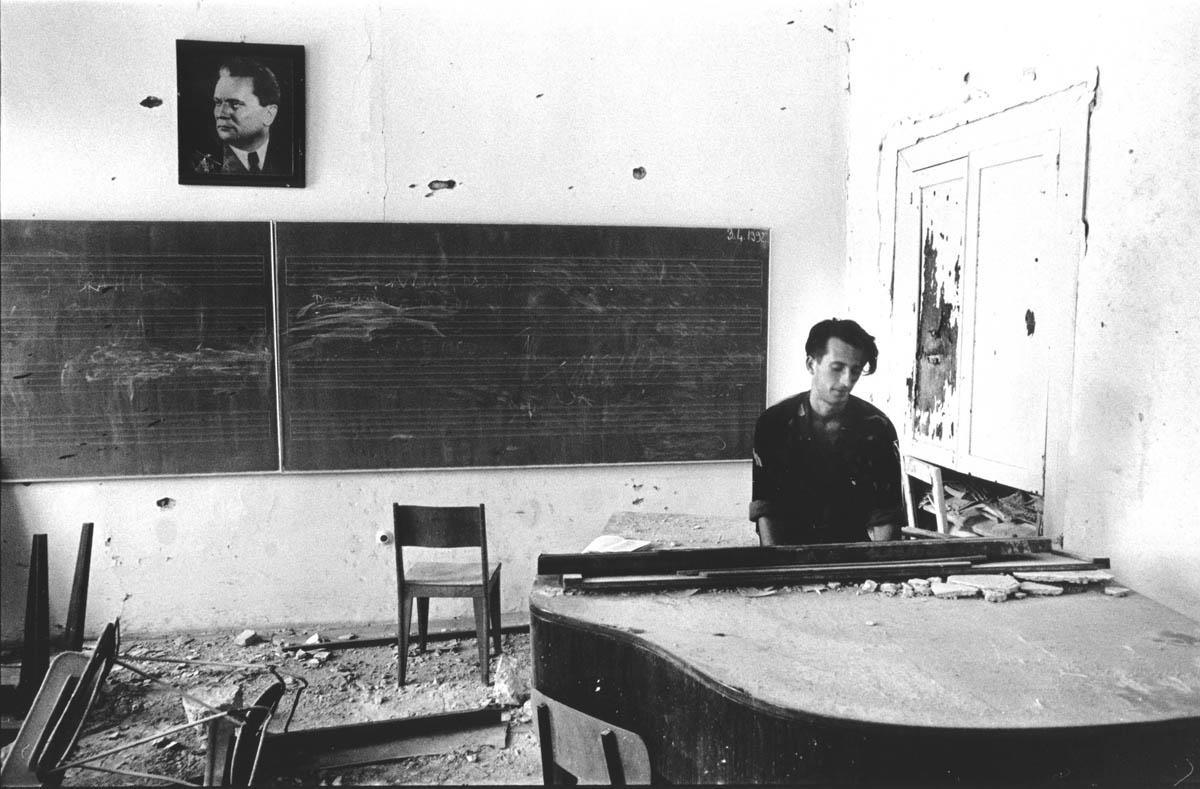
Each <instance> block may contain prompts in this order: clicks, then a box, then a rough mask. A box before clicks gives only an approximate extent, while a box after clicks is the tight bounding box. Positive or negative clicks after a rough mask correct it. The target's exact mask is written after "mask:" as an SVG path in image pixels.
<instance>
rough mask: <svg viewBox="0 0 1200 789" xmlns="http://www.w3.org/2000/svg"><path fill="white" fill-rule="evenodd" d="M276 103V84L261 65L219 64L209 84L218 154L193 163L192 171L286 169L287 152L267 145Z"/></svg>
mask: <svg viewBox="0 0 1200 789" xmlns="http://www.w3.org/2000/svg"><path fill="white" fill-rule="evenodd" d="M279 100H280V97H279V80H277V79H276V78H275V74H274V72H272V71H271V69H269V68H267V67H266V66H265V65H263V64H262V63H260V62H259V61H257V60H254V59H253V58H243V57H233V58H229V59H228V60H226V61H225V62H224V63H222V64H221V67H220V69H219V70H218V76H217V81H216V84H215V85H214V86H213V120H214V122H215V124H216V130H217V136H218V137H219V138H220V139H221V142H222V150H221V156H220V157H219V158H218V157H217V156H215V155H213V154H206V155H204V156H203V157H201V158H200V160H199V161H198V162H197V163H196V172H200V173H212V172H222V173H240V174H249V175H262V174H282V173H287V172H288V171H290V169H291V167H290V164H291V163H290V162H289V161H288V152H287V151H283V152H280V151H279V150H278V147H276V148H274V149H273V148H272V147H271V124H272V123H273V122H274V121H275V117H276V116H277V115H278V114H279ZM281 165H282V166H281Z"/></svg>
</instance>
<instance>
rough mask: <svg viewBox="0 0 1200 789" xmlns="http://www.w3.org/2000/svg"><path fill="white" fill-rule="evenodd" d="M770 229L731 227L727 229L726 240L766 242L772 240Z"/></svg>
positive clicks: (753, 242)
mask: <svg viewBox="0 0 1200 789" xmlns="http://www.w3.org/2000/svg"><path fill="white" fill-rule="evenodd" d="M770 235H771V234H770V231H767V230H753V229H747V228H740V227H731V228H729V229H728V230H726V231H725V240H726V241H738V242H742V241H748V242H750V243H752V244H766V243H767V242H768V241H769V240H770Z"/></svg>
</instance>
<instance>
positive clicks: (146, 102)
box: [138, 96, 163, 109]
mask: <svg viewBox="0 0 1200 789" xmlns="http://www.w3.org/2000/svg"><path fill="white" fill-rule="evenodd" d="M162 103H163V100H162V99H160V98H159V97H158V96H147V97H146V98H144V99H142V100H141V101H139V102H138V104H141V105H142V106H143V107H146V108H147V109H153V108H154V107H161V106H162Z"/></svg>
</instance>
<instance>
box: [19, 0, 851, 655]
mask: <svg viewBox="0 0 1200 789" xmlns="http://www.w3.org/2000/svg"><path fill="white" fill-rule="evenodd" d="M844 15H845V9H844V7H843V6H841V5H839V4H836V3H831V2H800V3H795V2H791V3H782V2H779V3H756V4H753V5H751V6H747V7H744V8H743V7H740V6H737V5H735V4H721V5H715V4H687V5H684V4H674V3H666V4H647V3H631V2H625V3H606V4H589V5H583V4H580V5H572V6H569V7H568V6H564V5H562V4H558V3H546V2H528V1H526V2H511V3H498V4H492V5H486V4H483V3H450V4H441V3H431V2H404V3H401V2H383V3H365V2H353V1H352V2H346V3H341V4H328V3H324V2H313V1H312V0H307V1H306V2H288V3H284V2H255V3H229V2H202V3H184V2H167V3H148V2H139V1H137V0H125V1H114V2H105V3H94V2H78V3H69V2H55V1H53V0H46V1H44V2H11V1H10V0H5V1H4V2H2V3H0V16H2V19H3V23H2V24H0V59H2V63H0V81H2V82H0V88H2V90H0V102H2V104H0V106H2V113H0V139H2V141H3V144H2V145H0V212H2V214H3V217H4V218H7V219H26V218H37V219H133V220H231V219H238V220H253V221H261V220H282V221H387V222H404V221H412V222H495V223H564V224H594V225H604V224H613V225H694V226H713V227H726V226H744V227H767V228H770V229H771V232H772V238H771V241H772V244H771V253H772V259H771V277H772V279H771V294H772V295H771V303H770V305H769V309H770V329H769V331H770V338H769V342H770V358H769V363H768V387H769V397H770V399H771V400H772V401H774V400H778V399H780V398H782V397H784V396H786V395H787V394H790V393H792V392H794V391H798V390H799V389H801V388H803V387H804V386H805V385H806V380H805V378H804V373H803V364H802V362H803V343H804V337H805V334H806V332H807V329H808V327H809V325H811V324H812V323H813V322H814V321H815V320H817V319H820V318H824V317H828V313H830V311H831V305H833V304H836V303H837V302H838V300H839V298H840V294H841V287H842V277H843V265H842V261H843V260H844V252H845V209H844V181H845V175H846V134H845V128H844V121H845V113H846V100H847V96H846V91H845V76H846V56H847V55H846V41H845V35H844V32H843V30H842V21H843V18H844ZM176 39H200V40H212V41H249V42H254V43H279V44H303V45H304V46H305V47H306V56H307V69H308V74H307V78H308V87H307V100H308V121H307V123H308V128H307V131H308V134H307V137H308V152H307V171H308V186H307V187H306V188H304V189H253V188H226V187H196V186H188V187H184V186H179V185H178V184H177V183H176V170H175V164H174V163H175V161H176V154H175V147H176V120H175V117H176V116H175V112H176V106H175V99H174V97H175V40H176ZM147 96H154V97H158V98H159V99H162V102H161V103H160V104H156V102H154V101H145V99H146V98H147ZM636 168H643V171H644V172H641V173H639V174H640V175H641V177H635V176H634V171H635V169H636ZM434 181H441V182H445V183H443V184H441V185H442V186H446V185H448V182H449V181H454V188H452V189H451V188H441V189H435V188H433V187H430V186H429V185H430V183H431V182H434ZM764 405H766V404H765V403H764ZM635 485H640V486H641V487H640V488H635V487H634V486H635ZM749 487H750V466H749V463H748V462H745V463H742V462H736V463H722V464H669V465H652V466H627V467H606V468H563V469H536V470H535V469H528V470H520V469H517V470H457V471H439V472H421V473H415V472H407V473H406V472H390V473H347V474H313V475H271V474H266V475H246V476H211V477H208V476H206V477H190V478H171V479H141V480H137V479H131V480H107V481H83V482H69V483H68V482H59V483H36V484H32V485H28V486H26V485H21V484H16V485H14V484H4V485H2V486H0V505H2V508H0V515H2V516H3V525H2V529H0V556H2V562H3V567H2V568H0V569H2V570H3V586H2V590H3V595H2V602H3V620H2V621H3V630H2V636H3V638H5V639H12V638H15V637H18V636H19V633H20V629H21V626H22V614H21V612H22V611H23V610H24V595H25V576H26V571H25V565H26V563H27V561H28V554H29V535H30V534H32V533H34V532H47V533H48V534H49V535H50V537H49V543H50V545H49V548H50V565H51V566H50V570H51V576H50V577H51V590H50V594H51V613H52V622H53V623H55V624H56V625H61V624H62V621H63V619H64V618H65V614H66V606H67V595H68V591H69V588H70V578H71V573H72V568H73V563H74V557H75V550H76V544H77V540H78V533H79V524H80V523H81V522H83V521H93V522H95V524H96V538H95V545H94V551H93V568H92V584H91V593H90V601H89V618H88V621H89V629H90V630H91V631H92V632H94V631H95V629H96V627H97V624H98V623H102V622H104V621H107V620H110V619H112V618H114V617H116V616H121V617H122V621H123V625H124V626H125V628H126V629H127V631H130V632H162V631H170V630H175V629H182V628H230V629H240V628H242V627H243V626H263V627H269V626H271V625H274V624H279V623H285V622H300V621H303V622H321V621H330V622H332V621H343V622H344V621H360V622H368V621H370V622H386V621H389V620H391V619H392V618H393V617H394V616H395V613H394V611H395V603H394V599H395V598H394V591H393V590H394V570H393V568H392V566H391V564H390V562H391V558H390V555H389V554H387V553H386V552H385V551H381V550H379V549H378V547H377V546H376V545H375V544H374V542H373V538H374V534H375V532H376V530H377V529H378V528H379V527H380V526H383V525H386V519H387V518H388V517H389V512H390V506H389V505H390V503H391V502H392V501H393V500H400V501H409V502H413V503H428V504H438V503H447V504H449V503H453V504H461V503H475V502H477V501H484V502H486V503H487V505H488V524H489V537H490V540H491V543H492V549H491V552H492V555H493V556H494V557H496V558H499V559H501V560H502V561H503V562H504V565H505V569H504V589H503V595H504V608H505V609H506V610H508V611H520V610H523V609H525V607H526V595H527V593H528V590H529V584H530V583H531V581H532V578H533V570H534V563H535V559H536V556H537V554H538V553H539V552H543V551H566V550H572V549H577V548H579V547H581V546H582V545H584V544H586V543H587V542H588V541H590V539H591V538H592V537H594V536H596V535H597V534H599V533H600V531H601V529H602V527H603V525H604V524H605V522H606V521H607V519H608V517H609V515H610V514H612V513H613V512H615V511H620V510H629V509H643V510H646V511H652V512H664V511H669V512H689V513H697V514H707V513H711V514H715V515H722V516H744V515H745V513H746V508H747V502H748V499H749ZM656 488H657V489H656ZM163 498H170V499H173V500H174V503H173V505H172V506H169V507H167V508H165V509H161V508H159V506H158V505H157V504H156V502H157V501H159V500H160V499H163ZM637 499H641V501H640V502H637V503H636V504H635V503H634V502H635V500H637ZM746 528H747V530H748V534H749V533H751V532H750V530H751V529H752V526H751V524H750V523H749V521H747V522H746ZM440 602H443V603H445V601H440ZM466 611H467V607H466V606H463V607H462V609H461V610H460V609H457V608H454V607H451V604H450V603H446V604H445V605H443V606H441V607H440V608H439V601H435V602H434V605H433V610H432V614H431V615H432V616H433V617H434V618H438V617H439V616H449V615H457V614H459V613H465V612H466Z"/></svg>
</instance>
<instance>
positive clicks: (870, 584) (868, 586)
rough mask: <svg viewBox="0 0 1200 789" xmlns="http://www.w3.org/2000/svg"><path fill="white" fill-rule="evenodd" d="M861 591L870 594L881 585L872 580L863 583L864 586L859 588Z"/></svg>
mask: <svg viewBox="0 0 1200 789" xmlns="http://www.w3.org/2000/svg"><path fill="white" fill-rule="evenodd" d="M858 588H859V591H862V592H866V593H867V594H870V593H872V592H874V591H875V590H876V589H878V588H879V584H877V583H875V582H874V581H872V580H871V579H870V578H868V579H867V580H865V581H863V582H862V586H860V587H858Z"/></svg>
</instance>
